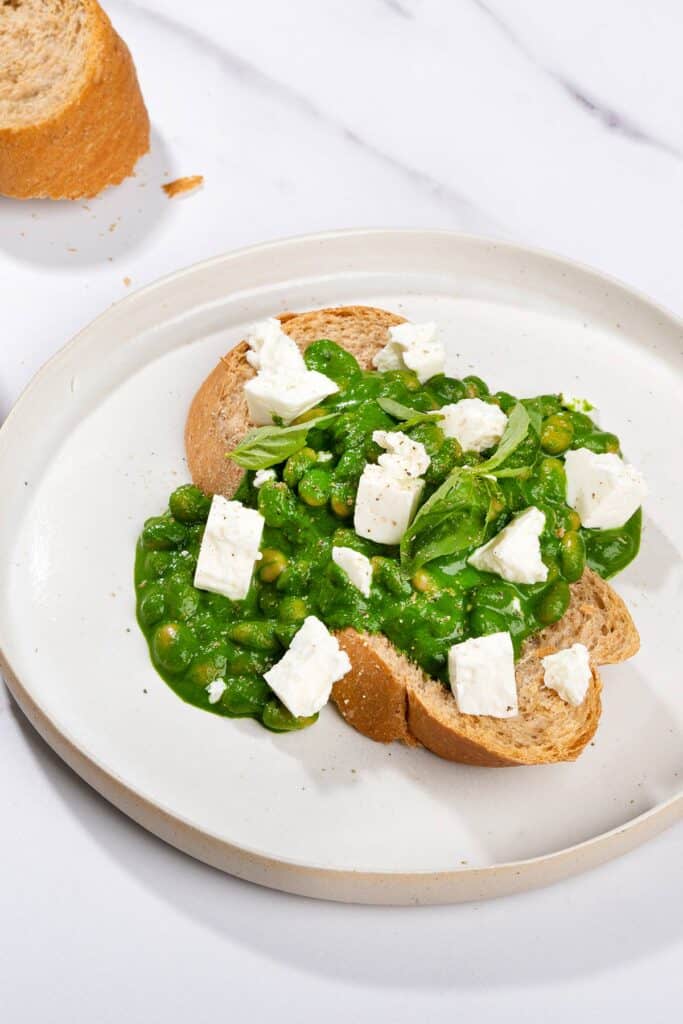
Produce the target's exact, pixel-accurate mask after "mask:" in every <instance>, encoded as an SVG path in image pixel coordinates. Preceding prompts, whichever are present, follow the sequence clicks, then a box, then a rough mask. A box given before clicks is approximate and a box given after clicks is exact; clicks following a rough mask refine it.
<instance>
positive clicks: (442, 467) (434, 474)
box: [425, 437, 462, 484]
mask: <svg viewBox="0 0 683 1024" xmlns="http://www.w3.org/2000/svg"><path fill="white" fill-rule="evenodd" d="M461 458H462V448H461V447H460V444H459V443H458V441H456V439H455V438H454V437H447V438H446V440H445V441H444V442H443V444H442V445H441V446H440V447H439V448H438V449H437V451H436V452H435V453H434V455H432V458H431V462H430V464H429V467H428V469H427V472H426V473H425V480H426V481H427V483H429V484H439V483H441V481H442V480H445V479H446V477H447V476H448V474H449V473H450V472H451V471H452V470H453V469H455V467H456V466H457V465H459V463H460V460H461Z"/></svg>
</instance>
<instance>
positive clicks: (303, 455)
mask: <svg viewBox="0 0 683 1024" xmlns="http://www.w3.org/2000/svg"><path fill="white" fill-rule="evenodd" d="M317 461H318V453H317V452H316V451H315V450H314V449H313V448H302V449H301V451H299V452H295V453H294V455H290V456H289V458H288V459H287V461H286V462H285V466H284V469H283V471H282V479H283V480H284V482H285V483H286V484H287V486H288V487H292V488H293V487H296V485H297V484H298V483H299V480H301V477H302V476H303V475H304V473H305V472H306V470H307V469H310V468H311V466H314V465H315V464H316V462H317Z"/></svg>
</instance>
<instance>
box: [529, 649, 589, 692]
mask: <svg viewBox="0 0 683 1024" xmlns="http://www.w3.org/2000/svg"><path fill="white" fill-rule="evenodd" d="M541 660H542V662H543V669H544V674H543V682H544V683H545V685H546V686H548V687H549V688H550V689H551V690H555V692H556V693H557V694H559V696H560V697H561V698H562V700H565V701H566V702H567V703H568V704H573V705H574V707H578V706H579V704H583V702H584V700H585V699H586V694H587V693H588V686H589V684H590V681H591V665H590V655H589V653H588V648H587V647H585V646H584V645H583V644H572V646H571V647H567V648H565V649H564V650H563V651H558V652H557V653H556V654H548V655H547V656H546V657H545V658H542V659H541Z"/></svg>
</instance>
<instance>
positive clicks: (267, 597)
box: [258, 587, 282, 619]
mask: <svg viewBox="0 0 683 1024" xmlns="http://www.w3.org/2000/svg"><path fill="white" fill-rule="evenodd" d="M281 601H282V598H281V597H280V595H279V594H278V592H277V590H274V589H273V587H261V589H260V591H259V595H258V606H259V611H261V612H263V614H264V615H265V616H266V617H267V618H269V619H270V618H273V617H274V616H275V615H277V613H278V611H279V610H280V602H281Z"/></svg>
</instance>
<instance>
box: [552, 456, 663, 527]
mask: <svg viewBox="0 0 683 1024" xmlns="http://www.w3.org/2000/svg"><path fill="white" fill-rule="evenodd" d="M564 468H565V471H566V473H567V504H568V505H571V507H572V508H573V509H574V510H575V511H576V512H577V513H578V515H579V519H580V520H581V525H582V526H586V527H588V528H589V529H595V530H611V529H614V528H616V527H619V526H623V525H624V523H625V522H626V521H627V520H628V519H630V518H631V516H632V515H633V513H634V512H635V511H636V509H637V508H639V507H640V505H642V503H643V499H644V498H645V496H646V495H647V485H646V484H645V480H644V479H643V477H642V475H641V474H640V473H639V472H638V470H637V469H635V468H634V467H633V466H629V465H628V464H627V463H626V462H624V460H623V459H621V458H619V456H618V455H614V454H613V453H609V454H606V455H596V454H595V452H592V451H589V449H588V448H577V449H576V451H569V452H567V454H566V455H565V460H564Z"/></svg>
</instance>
